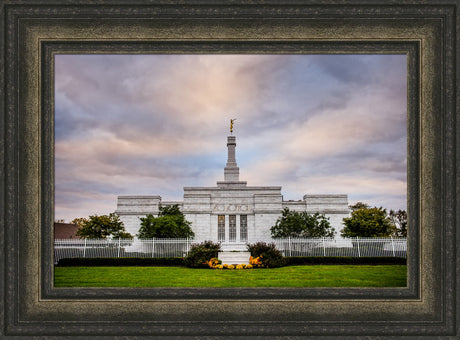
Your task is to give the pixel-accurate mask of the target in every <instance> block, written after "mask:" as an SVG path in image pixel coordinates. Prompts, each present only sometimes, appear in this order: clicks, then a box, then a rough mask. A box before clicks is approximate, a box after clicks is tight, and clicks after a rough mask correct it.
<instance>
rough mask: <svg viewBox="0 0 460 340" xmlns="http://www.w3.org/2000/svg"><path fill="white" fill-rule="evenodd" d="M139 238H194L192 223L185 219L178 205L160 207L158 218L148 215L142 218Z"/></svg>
mask: <svg viewBox="0 0 460 340" xmlns="http://www.w3.org/2000/svg"><path fill="white" fill-rule="evenodd" d="M140 220H141V227H140V228H139V233H138V234H137V237H139V238H141V239H145V238H193V237H194V236H195V234H194V232H193V231H192V228H191V227H190V226H191V224H192V223H191V222H189V221H187V220H186V219H185V216H184V214H183V213H182V212H181V211H180V210H179V206H178V205H177V204H175V205H172V206H166V207H160V212H159V214H158V217H155V216H153V215H152V214H148V215H147V216H146V217H141V218H140Z"/></svg>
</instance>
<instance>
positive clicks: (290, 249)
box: [288, 236, 292, 256]
mask: <svg viewBox="0 0 460 340" xmlns="http://www.w3.org/2000/svg"><path fill="white" fill-rule="evenodd" d="M288 240H289V256H292V247H291V236H289V238H288Z"/></svg>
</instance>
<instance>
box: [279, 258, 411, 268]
mask: <svg viewBox="0 0 460 340" xmlns="http://www.w3.org/2000/svg"><path fill="white" fill-rule="evenodd" d="M285 259H286V265H288V266H295V265H298V266H300V265H318V264H337V265H341V264H367V265H378V264H380V265H389V264H406V262H407V261H406V259H405V258H403V257H347V256H337V257H335V256H325V257H323V256H292V257H286V258H285Z"/></svg>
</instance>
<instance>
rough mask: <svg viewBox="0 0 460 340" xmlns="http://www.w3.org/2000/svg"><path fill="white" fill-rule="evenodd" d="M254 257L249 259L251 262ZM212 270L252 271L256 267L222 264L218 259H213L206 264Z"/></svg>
mask: <svg viewBox="0 0 460 340" xmlns="http://www.w3.org/2000/svg"><path fill="white" fill-rule="evenodd" d="M251 259H252V257H251V258H250V259H249V261H251ZM206 264H207V265H208V266H209V268H211V269H252V268H253V267H254V265H252V264H251V263H250V264H244V263H242V264H226V263H225V264H222V261H221V260H219V259H218V258H217V257H213V258H212V259H211V260H209V261H208V262H206Z"/></svg>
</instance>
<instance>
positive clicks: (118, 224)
mask: <svg viewBox="0 0 460 340" xmlns="http://www.w3.org/2000/svg"><path fill="white" fill-rule="evenodd" d="M72 223H74V224H78V225H79V226H80V227H79V228H78V230H77V236H80V237H81V238H90V239H100V238H107V237H109V236H111V237H112V238H122V239H132V238H133V236H132V235H131V234H129V233H127V232H126V229H125V227H124V225H123V222H122V221H120V218H119V217H118V215H117V214H115V213H110V214H109V215H100V216H98V215H93V216H90V217H89V218H75V219H74V220H72Z"/></svg>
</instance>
